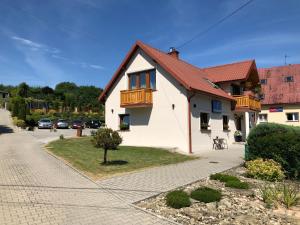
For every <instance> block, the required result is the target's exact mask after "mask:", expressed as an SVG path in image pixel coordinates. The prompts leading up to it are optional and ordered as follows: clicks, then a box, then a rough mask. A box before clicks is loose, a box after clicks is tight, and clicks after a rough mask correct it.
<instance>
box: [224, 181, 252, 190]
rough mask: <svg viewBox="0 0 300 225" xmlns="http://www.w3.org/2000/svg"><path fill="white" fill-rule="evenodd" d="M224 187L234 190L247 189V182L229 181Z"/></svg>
mask: <svg viewBox="0 0 300 225" xmlns="http://www.w3.org/2000/svg"><path fill="white" fill-rule="evenodd" d="M225 187H231V188H236V189H249V184H248V183H247V182H241V181H236V180H229V181H227V182H226V183H225Z"/></svg>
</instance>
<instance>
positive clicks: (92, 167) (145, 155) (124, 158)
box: [47, 137, 196, 179]
mask: <svg viewBox="0 0 300 225" xmlns="http://www.w3.org/2000/svg"><path fill="white" fill-rule="evenodd" d="M47 149H48V150H49V151H51V152H52V153H54V154H55V155H57V156H59V157H61V158H63V159H64V160H66V161H68V162H69V163H71V164H72V165H73V166H74V167H76V168H77V169H79V170H82V171H84V172H85V173H87V174H88V175H89V176H91V177H92V178H95V179H97V178H101V177H107V176H111V175H113V174H118V173H124V172H130V171H134V170H138V169H142V168H146V167H153V166H161V165H167V164H172V163H179V162H184V161H187V160H192V159H196V157H192V156H187V155H182V154H178V153H171V152H168V151H166V150H163V149H158V148H147V147H131V146H120V147H119V149H118V150H110V151H108V160H109V162H110V163H109V165H102V164H101V162H102V159H103V150H102V149H99V148H95V147H94V146H93V145H92V143H91V138H90V137H83V138H74V139H64V140H58V141H54V142H51V143H49V144H48V145H47Z"/></svg>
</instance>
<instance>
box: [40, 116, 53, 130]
mask: <svg viewBox="0 0 300 225" xmlns="http://www.w3.org/2000/svg"><path fill="white" fill-rule="evenodd" d="M52 127H53V123H52V121H51V120H50V119H46V118H44V119H40V120H39V121H38V128H39V129H42V128H48V129H50V128H52Z"/></svg>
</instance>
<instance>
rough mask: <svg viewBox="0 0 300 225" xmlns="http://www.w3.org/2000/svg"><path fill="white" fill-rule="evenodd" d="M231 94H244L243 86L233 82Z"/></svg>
mask: <svg viewBox="0 0 300 225" xmlns="http://www.w3.org/2000/svg"><path fill="white" fill-rule="evenodd" d="M231 94H232V95H241V94H242V91H241V87H240V86H238V85H236V84H232V85H231Z"/></svg>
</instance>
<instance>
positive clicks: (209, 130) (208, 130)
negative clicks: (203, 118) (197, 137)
mask: <svg viewBox="0 0 300 225" xmlns="http://www.w3.org/2000/svg"><path fill="white" fill-rule="evenodd" d="M200 131H201V132H203V133H210V132H211V129H200Z"/></svg>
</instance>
